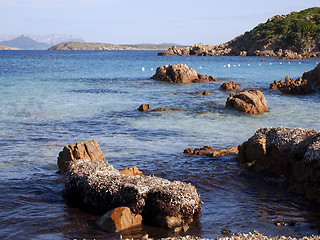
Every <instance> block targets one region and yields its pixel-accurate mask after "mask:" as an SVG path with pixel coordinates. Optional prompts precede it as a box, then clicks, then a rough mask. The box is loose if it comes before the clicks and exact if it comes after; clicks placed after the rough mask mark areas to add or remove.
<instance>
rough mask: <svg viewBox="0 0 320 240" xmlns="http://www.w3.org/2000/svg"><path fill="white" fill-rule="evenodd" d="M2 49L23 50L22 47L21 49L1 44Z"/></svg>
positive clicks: (0, 48)
mask: <svg viewBox="0 0 320 240" xmlns="http://www.w3.org/2000/svg"><path fill="white" fill-rule="evenodd" d="M0 50H22V49H20V48H15V47H7V46H1V45H0Z"/></svg>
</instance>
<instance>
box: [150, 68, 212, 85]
mask: <svg viewBox="0 0 320 240" xmlns="http://www.w3.org/2000/svg"><path fill="white" fill-rule="evenodd" d="M151 78H152V79H157V80H160V81H165V82H169V83H199V82H211V81H217V79H215V78H213V77H212V76H208V75H202V74H200V73H197V71H196V70H194V69H193V68H190V67H188V66H187V65H186V64H175V65H165V66H162V67H158V68H157V71H156V73H155V74H154V75H153V76H152V77H151Z"/></svg>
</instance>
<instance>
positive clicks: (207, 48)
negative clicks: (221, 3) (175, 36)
mask: <svg viewBox="0 0 320 240" xmlns="http://www.w3.org/2000/svg"><path fill="white" fill-rule="evenodd" d="M319 51H320V8H319V7H314V8H309V9H306V10H303V11H301V12H292V13H289V14H287V15H277V16H274V17H272V18H270V19H268V21H267V22H265V23H261V24H259V25H258V26H256V27H255V28H254V29H252V30H251V31H249V32H246V33H244V34H243V35H240V36H238V37H236V38H235V39H233V40H231V41H229V42H227V43H224V44H220V45H216V46H211V45H203V44H197V45H195V46H193V47H187V48H184V49H182V48H177V47H172V48H169V49H168V51H167V52H165V53H159V55H171V54H178V55H206V56H218V55H236V56H239V55H240V56H247V55H249V56H278V57H282V58H304V57H317V56H320V53H319Z"/></svg>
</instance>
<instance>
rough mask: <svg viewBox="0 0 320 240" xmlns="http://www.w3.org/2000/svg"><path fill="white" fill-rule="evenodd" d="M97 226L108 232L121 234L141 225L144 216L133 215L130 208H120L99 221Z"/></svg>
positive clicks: (109, 212)
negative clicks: (120, 232) (125, 230)
mask: <svg viewBox="0 0 320 240" xmlns="http://www.w3.org/2000/svg"><path fill="white" fill-rule="evenodd" d="M97 224H98V225H99V226H100V227H101V228H102V229H103V230H105V231H107V232H119V231H121V230H124V229H127V228H131V227H135V226H139V225H141V224H142V216H141V215H140V214H133V213H132V212H131V210H130V208H128V207H118V208H115V209H112V210H110V211H108V212H107V213H106V214H105V215H103V216H102V217H101V218H100V219H99V220H98V221H97Z"/></svg>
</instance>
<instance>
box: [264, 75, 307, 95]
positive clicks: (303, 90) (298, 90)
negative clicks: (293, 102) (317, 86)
mask: <svg viewBox="0 0 320 240" xmlns="http://www.w3.org/2000/svg"><path fill="white" fill-rule="evenodd" d="M270 89H274V90H280V91H281V92H283V93H285V94H293V95H302V94H310V93H312V92H313V90H312V87H311V85H310V84H309V83H308V80H307V79H303V78H298V79H297V80H294V79H290V78H289V76H286V78H285V81H282V80H281V81H280V82H278V81H274V82H273V83H271V84H270Z"/></svg>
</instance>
